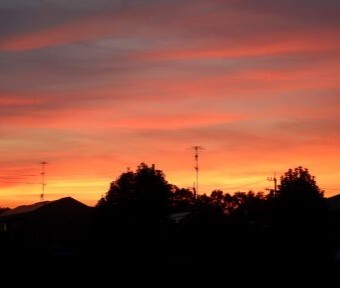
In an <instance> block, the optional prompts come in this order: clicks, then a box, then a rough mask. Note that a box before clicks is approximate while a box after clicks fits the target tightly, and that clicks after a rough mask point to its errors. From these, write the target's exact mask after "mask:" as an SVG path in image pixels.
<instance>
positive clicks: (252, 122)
mask: <svg viewBox="0 0 340 288" xmlns="http://www.w3.org/2000/svg"><path fill="white" fill-rule="evenodd" d="M339 14H340V2H339V1H338V0H282V1H280V0H278V1H273V0H256V1H254V0H180V1H179V0H143V1H139V0H134V1H133V0H131V1H130V0H120V1H118V0H96V1H93V0H72V1H69V0H45V1H42V0H2V1H1V3H0V155H1V158H0V206H1V207H5V206H9V207H14V206H17V205H21V204H30V203H34V202H38V201H39V200H40V198H39V197H40V193H41V185H40V184H39V183H41V180H40V169H41V166H40V164H39V163H40V162H41V161H46V162H48V163H49V164H48V165H47V166H46V172H47V174H46V181H47V186H46V195H45V200H54V199H58V198H60V197H66V196H72V197H74V198H76V199H77V200H80V201H82V202H84V203H86V204H89V205H94V204H95V203H96V202H97V201H98V200H99V198H100V196H101V195H103V194H105V192H106V191H107V190H108V187H109V183H110V182H111V181H113V180H115V179H116V177H117V176H118V175H119V174H120V173H122V172H124V171H126V169H127V167H131V169H135V168H136V166H137V165H138V164H139V163H141V162H145V163H147V164H149V165H151V164H152V163H154V164H155V165H156V167H157V168H158V169H161V170H163V171H164V172H165V174H166V176H167V180H168V181H169V182H170V183H173V184H176V185H178V186H180V187H191V186H192V185H193V182H194V181H195V174H194V168H193V167H194V165H195V164H194V158H193V151H192V150H190V147H192V146H193V145H200V146H203V147H204V148H205V150H203V151H201V153H200V167H201V171H200V186H199V190H200V193H210V192H211V191H212V190H213V189H221V190H223V191H224V192H229V193H233V192H236V191H239V190H241V191H248V190H249V189H253V190H254V191H265V188H267V187H272V185H273V183H272V182H269V181H267V180H266V178H267V177H268V176H273V173H274V171H277V175H278V176H280V175H282V174H283V173H284V172H285V171H286V170H288V169H289V168H294V167H297V166H300V165H301V166H303V167H306V168H309V170H310V172H311V174H312V175H315V176H316V180H317V183H318V184H319V186H320V187H321V188H323V189H324V190H325V195H326V196H331V195H334V194H338V193H340V117H339V116H340V73H339V71H340V31H339V30H340V17H339Z"/></svg>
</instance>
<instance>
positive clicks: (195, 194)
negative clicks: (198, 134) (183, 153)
mask: <svg viewBox="0 0 340 288" xmlns="http://www.w3.org/2000/svg"><path fill="white" fill-rule="evenodd" d="M192 149H193V150H194V153H195V155H194V158H195V164H196V166H195V167H194V168H195V170H196V187H195V185H194V197H195V198H196V196H197V193H198V171H199V167H198V156H199V155H198V151H199V150H204V148H203V147H201V146H193V147H192Z"/></svg>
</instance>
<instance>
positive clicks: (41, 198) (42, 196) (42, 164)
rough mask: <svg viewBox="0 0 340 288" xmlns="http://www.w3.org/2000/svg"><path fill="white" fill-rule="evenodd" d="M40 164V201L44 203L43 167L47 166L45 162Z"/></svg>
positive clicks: (44, 183)
mask: <svg viewBox="0 0 340 288" xmlns="http://www.w3.org/2000/svg"><path fill="white" fill-rule="evenodd" d="M40 164H41V173H40V175H41V190H42V192H41V195H40V200H41V201H44V196H45V186H46V182H45V174H46V173H45V166H46V164H47V162H45V161H43V162H41V163H40Z"/></svg>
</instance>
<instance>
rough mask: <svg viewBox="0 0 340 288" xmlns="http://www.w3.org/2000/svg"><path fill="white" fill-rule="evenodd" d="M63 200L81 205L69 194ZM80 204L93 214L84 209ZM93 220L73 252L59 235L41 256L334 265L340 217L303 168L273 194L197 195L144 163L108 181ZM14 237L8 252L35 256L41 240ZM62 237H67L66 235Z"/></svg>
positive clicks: (181, 265) (170, 263) (168, 263)
mask: <svg viewBox="0 0 340 288" xmlns="http://www.w3.org/2000/svg"><path fill="white" fill-rule="evenodd" d="M63 201H64V202H65V203H71V204H72V205H73V206H74V207H78V206H79V205H78V204H77V203H74V201H73V202H72V201H71V200H70V199H66V200H63ZM60 203H61V202H60ZM60 205H61V204H60ZM55 206H56V204H55ZM73 206H72V207H73ZM56 207H57V206H56ZM55 209H56V208H55ZM72 209H73V208H72ZM72 209H70V213H71V210H72ZM77 209H80V210H81V211H82V213H84V215H85V213H87V212H86V210H84V207H80V208H79V207H78V208H77ZM69 215H70V218H69V219H71V220H72V217H74V216H72V214H69ZM82 217H83V216H82ZM0 218H1V217H0ZM90 219H91V221H89V222H86V223H88V224H86V225H88V227H87V228H88V229H87V231H86V233H81V236H79V237H78V235H73V236H72V237H74V239H76V240H74V242H73V243H76V244H72V245H76V246H72V245H70V244H68V250H67V253H64V252H65V250H64V246H63V244H62V243H58V241H57V240H56V234H53V235H54V236H53V237H54V238H53V239H52V238H46V239H49V240H46V241H51V242H53V247H51V246H52V244H51V243H43V245H44V247H47V246H50V247H49V248H50V249H49V250H46V251H49V252H48V253H46V254H42V255H39V256H44V257H50V258H51V257H52V258H57V259H61V258H67V259H71V258H72V259H92V260H91V263H100V261H99V260H93V259H99V258H100V259H102V258H106V259H107V260H108V261H110V263H111V264H113V265H114V264H119V265H123V264H122V263H125V265H128V266H129V267H130V268H131V265H132V266H133V265H143V263H146V262H151V263H160V264H159V265H163V266H164V267H168V269H170V268H169V267H177V268H176V269H188V267H191V268H194V269H195V267H196V268H197V267H206V268H207V266H209V267H210V268H211V267H214V268H216V269H217V268H218V269H221V267H228V266H230V265H232V266H233V267H240V268H242V269H244V268H245V267H248V268H249V267H259V266H260V267H276V266H277V265H281V264H283V263H284V264H285V265H288V266H290V267H292V266H293V267H299V265H309V266H310V265H316V266H324V265H335V264H336V262H335V261H334V255H335V253H336V250H337V249H338V248H339V245H338V243H339V242H340V229H339V228H340V224H339V223H340V214H339V212H332V213H330V211H329V209H328V206H327V203H326V199H325V198H324V195H323V191H322V190H321V189H320V188H319V187H318V186H317V184H316V181H315V178H314V177H313V176H312V175H311V174H310V173H309V171H308V169H306V168H303V167H297V168H295V169H289V170H288V171H287V172H286V173H285V174H284V175H282V176H281V178H280V185H279V186H278V189H277V190H276V191H274V190H272V191H270V192H269V193H268V194H264V193H262V192H259V193H255V192H253V191H248V192H237V193H234V194H233V195H232V194H229V193H225V192H223V191H221V190H214V191H212V192H211V194H210V195H206V194H203V195H196V193H195V191H193V189H186V188H179V187H177V186H176V185H173V184H170V183H169V182H168V181H167V180H166V177H165V174H164V173H163V172H162V171H161V170H158V169H156V168H155V166H154V165H151V166H148V165H147V164H145V163H141V164H140V165H139V166H138V167H137V169H136V171H132V170H128V171H126V172H124V173H122V174H121V175H119V176H118V178H117V179H116V180H114V181H113V182H112V183H111V184H110V187H109V190H108V191H107V193H106V194H105V195H104V196H103V197H102V198H101V199H99V201H98V203H97V205H96V206H95V207H94V208H92V209H91V217H90ZM54 220H55V221H57V220H58V219H54ZM66 221H69V220H66ZM77 221H78V223H80V222H79V220H77ZM46 223H47V222H46ZM53 223H55V222H53ZM65 223H67V222H65ZM46 225H47V224H46ZM53 225H55V224H53ZM62 225H66V224H62ZM62 225H59V226H62ZM77 225H78V224H77ZM82 225H83V226H84V223H82ZM60 231H61V230H60ZM338 231H339V232H338ZM49 233H51V232H50V231H49ZM20 235H21V236H20V237H22V234H20ZM44 235H45V234H44ZM79 235H80V234H79ZM57 236H58V235H57ZM15 237H16V235H14V236H13V235H12V236H11V238H8V237H7V238H6V235H5V234H4V233H2V234H1V233H0V240H1V244H2V247H5V248H4V249H3V251H6V253H7V254H6V255H7V256H10V257H13V255H14V256H15V257H18V256H19V255H18V254H19V253H12V252H13V251H20V253H22V251H24V252H25V253H26V254H25V255H26V256H27V255H29V256H32V253H34V256H36V254H35V253H36V251H39V249H37V245H38V246H39V245H42V244H39V243H38V244H37V243H34V245H35V246H34V250H32V249H31V250H30V247H33V246H27V247H28V248H27V247H26V248H27V249H26V250H25V249H21V250H18V243H20V245H24V244H25V243H24V242H23V241H21V242H20V241H17V239H16V238H15ZM77 237H78V238H77ZM13 239H14V240H15V241H14V242H13ZM51 239H52V240H51ZM62 241H64V242H65V241H66V242H67V239H65V237H64V236H63V240H62ZM13 243H15V244H13ZM23 243H24V244H23ZM56 243H57V244H58V251H59V252H58V253H57V254H56V253H55V250H53V249H55V248H54V246H55V245H56ZM25 245H26V244H25ZM29 245H32V243H30V244H29ZM77 245H78V246H77ZM11 249H12V250H11ZM8 251H10V252H8ZM32 251H34V252H32ZM51 251H52V252H51ZM53 251H54V252H53ZM60 251H61V252H60ZM171 269H172V268H171ZM183 271H184V270H183Z"/></svg>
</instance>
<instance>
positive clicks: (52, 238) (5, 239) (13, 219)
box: [0, 197, 93, 256]
mask: <svg viewBox="0 0 340 288" xmlns="http://www.w3.org/2000/svg"><path fill="white" fill-rule="evenodd" d="M92 210H93V208H92V207H89V206H87V205H85V204H83V203H81V202H79V201H77V200H75V199H73V198H71V197H66V198H61V199H58V200H55V201H43V202H38V203H34V204H32V205H24V206H19V207H17V208H14V209H12V210H9V211H6V212H4V213H3V214H1V216H0V240H1V242H2V248H0V249H3V250H4V251H2V252H4V254H10V255H27V254H34V255H42V256H66V255H75V254H81V253H82V251H83V250H84V249H86V247H87V244H88V243H87V242H88V240H89V236H90V233H91V226H92Z"/></svg>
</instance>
